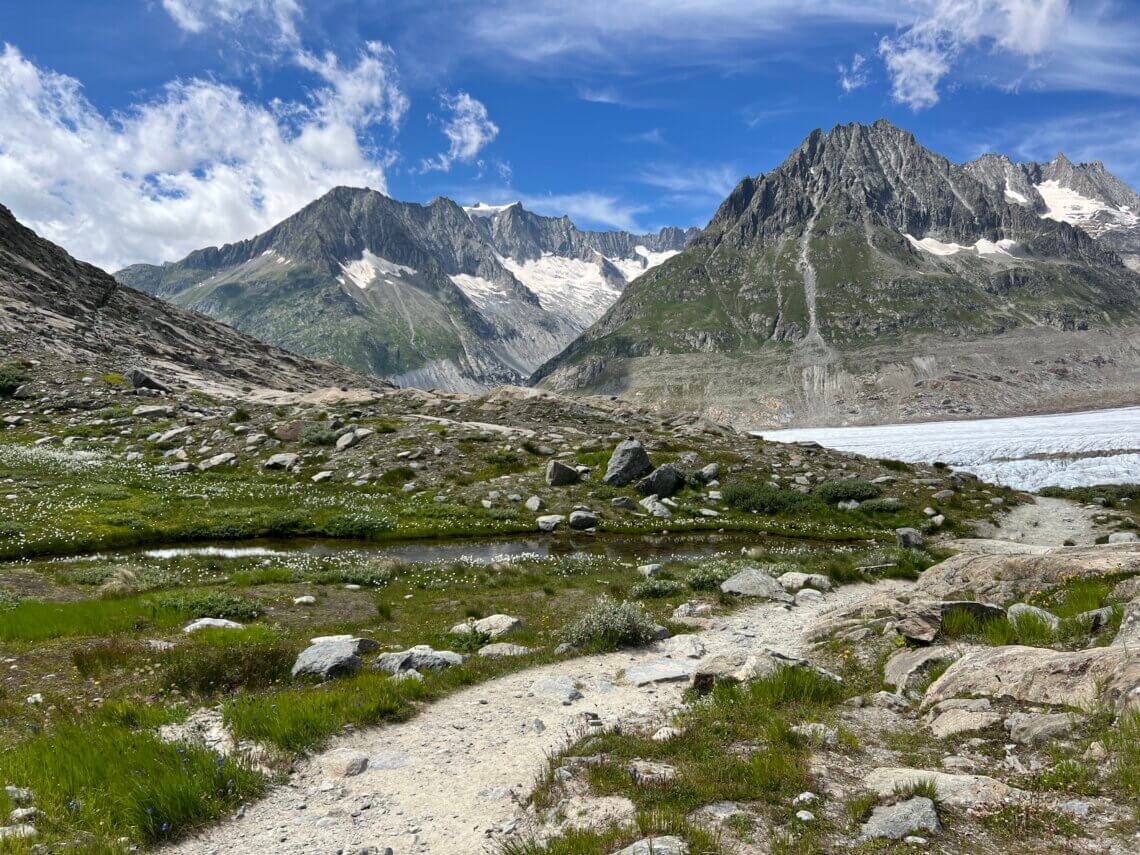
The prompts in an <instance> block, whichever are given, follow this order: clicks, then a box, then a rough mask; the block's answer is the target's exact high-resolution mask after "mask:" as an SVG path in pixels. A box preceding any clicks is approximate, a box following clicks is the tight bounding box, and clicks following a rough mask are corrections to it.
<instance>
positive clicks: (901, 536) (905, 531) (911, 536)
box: [895, 528, 922, 549]
mask: <svg viewBox="0 0 1140 855" xmlns="http://www.w3.org/2000/svg"><path fill="white" fill-rule="evenodd" d="M895 545H896V546H899V547H902V548H903V549H915V548H917V547H919V546H922V532H921V531H919V530H918V529H917V528H896V529H895Z"/></svg>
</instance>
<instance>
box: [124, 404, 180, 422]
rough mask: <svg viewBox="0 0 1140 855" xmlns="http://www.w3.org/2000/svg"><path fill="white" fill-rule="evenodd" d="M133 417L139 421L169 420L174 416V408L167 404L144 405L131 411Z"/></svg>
mask: <svg viewBox="0 0 1140 855" xmlns="http://www.w3.org/2000/svg"><path fill="white" fill-rule="evenodd" d="M131 415H132V416H134V417H135V418H138V419H169V418H172V417H173V416H174V407H170V406H167V405H166V404H143V405H142V406H140V407H135V408H134V409H133V410H131Z"/></svg>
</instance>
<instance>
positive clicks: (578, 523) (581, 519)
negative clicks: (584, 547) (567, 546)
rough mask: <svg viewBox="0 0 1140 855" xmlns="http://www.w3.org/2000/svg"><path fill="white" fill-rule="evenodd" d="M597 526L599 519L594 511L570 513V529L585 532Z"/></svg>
mask: <svg viewBox="0 0 1140 855" xmlns="http://www.w3.org/2000/svg"><path fill="white" fill-rule="evenodd" d="M597 524H598V517H597V514H595V513H594V512H593V511H583V510H577V511H571V512H570V528H572V529H575V530H576V531H585V530H586V529H588V528H593V527H594V526H596V525H597Z"/></svg>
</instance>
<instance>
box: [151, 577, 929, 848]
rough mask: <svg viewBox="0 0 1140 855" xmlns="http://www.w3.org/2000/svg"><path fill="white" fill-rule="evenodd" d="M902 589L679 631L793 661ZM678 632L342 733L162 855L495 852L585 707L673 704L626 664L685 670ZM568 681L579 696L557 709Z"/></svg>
mask: <svg viewBox="0 0 1140 855" xmlns="http://www.w3.org/2000/svg"><path fill="white" fill-rule="evenodd" d="M905 585H906V583H903V582H884V583H880V584H878V585H874V586H872V585H851V586H847V587H844V588H840V589H839V590H838V591H836V592H834V593H831V594H828V595H827V596H826V598H825V600H824V602H823V603H820V604H816V605H804V606H796V607H794V608H786V607H784V606H781V605H779V604H775V603H764V604H760V605H756V606H751V607H747V608H744V609H741V610H739V611H737V612H735V613H734V614H732V615H727V616H724V617H720V618H716V619H713V620H710V621H707V622H706V624H707V625H706V627H705V628H704V629H703V630H701V631H699V632H696V631H695V632H696V634H695V636H689V637H688V638H689V639H693V638H695V639H696V640H698V641H699V642H700V643H701V644H702V645H703V646H704V648H705V653H704V656H706V657H707V656H713V655H717V654H720V653H725V652H730V651H759V650H761V649H764V648H769V649H772V650H775V651H778V652H780V653H784V654H786V655H789V656H797V655H802V654H803V653H804V652H805V648H806V645H805V642H804V630H805V628H806V627H808V626H810V625H811V624H812V623H813V622H814V621H816V620H817V619H818V618H819V617H820V616H821V615H822V614H825V613H827V612H829V611H831V610H832V609H834V608H836V607H841V606H849V605H851V604H852V603H854V602H856V601H858V600H860V599H863V598H865V597H867V596H868V595H870V594H871V593H872V592H879V591H887V590H888V589H890V588H897V587H903V586H905ZM684 638H685V637H681V640H680V641H679V640H678V639H670V640H667V641H665V642H661V643H659V644H657V645H654V646H653V647H650V648H646V649H644V650H636V651H626V652H621V653H613V654H607V655H604V656H593V657H587V658H582V659H576V660H571V661H567V662H560V663H557V664H554V665H548V666H542V667H538V668H533V669H530V670H527V671H524V672H520V673H518V674H512V675H509V676H506V677H502V678H499V679H497V680H493V681H490V682H488V683H484V684H482V685H480V686H476V687H473V688H471V689H467V690H464V691H462V692H459V693H458V694H455V695H452V696H451V697H449V698H446V699H444V700H441V701H439V702H437V703H434V704H431V705H430V706H428V707H427V708H425V709H424V710H423V712H422V713H420V714H419V715H418V716H417V717H416V718H414V719H412V720H410V721H407V722H404V723H400V724H396V725H392V726H387V727H377V728H371V729H368V730H365V731H361V732H359V733H355V734H352V735H349V736H345V737H342V738H339V739H338V740H337V741H336V742H335V744H333V745H332V746H330V749H329V750H328V751H326V752H325V753H323V754H320V755H317V756H315V757H313V758H311V759H310V760H307V761H305V762H304V763H302V764H301V765H300V766H299V768H298V770H297V772H295V773H294V774H293V775H292V776H291V777H290V778H289V780H288V782H287V783H286V784H285V785H283V786H281V787H278V788H276V789H275V790H273V791H272V792H271V793H270V794H269V796H268V797H267V798H265V799H264V800H262V801H260V802H258V803H257V804H254V805H251V806H250V807H249V808H247V810H246V811H245V814H244V816H243V817H242V818H240V819H235V820H232V821H229V822H226V823H225V824H223V825H220V826H217V827H215V828H212V829H209V830H207V831H206V832H205V833H203V834H202V835H201V836H200V837H198V838H196V839H192V840H188V841H184V842H182V843H181V844H178V845H175V846H172V847H169V848H168V849H166V850H165V851H167V852H172V853H173V852H177V853H186V854H187V855H191V853H192V855H206V854H207V853H211V855H212V853H218V855H221V853H231V852H258V853H302V852H303V853H328V855H334V853H341V852H343V853H352V852H357V851H361V852H364V851H368V850H366V849H364V847H369V846H372V847H377V848H378V850H377V851H379V852H383V849H384V847H386V846H391V847H392V848H393V850H394V851H395V853H396V855H406V853H413V852H417V853H418V852H429V853H441V855H442V853H447V855H468V853H471V854H472V855H473V854H474V853H481V852H487V851H493V846H494V839H495V838H496V837H497V836H498V835H499V831H500V830H502V829H504V828H509V827H510V826H511V825H512V823H514V822H515V821H516V820H518V819H519V818H521V817H522V816H523V813H524V812H523V810H522V808H521V807H520V804H519V802H520V801H522V800H525V798H526V797H527V795H528V794H529V793H530V791H531V790H532V788H533V786H534V783H535V781H536V779H537V777H538V775H539V774H540V773H541V772H542V770H543V769H544V766H545V761H546V757H547V756H548V755H549V754H550V753H552V752H554V751H556V750H558V749H559V748H560V747H562V746H563V745H565V744H566V742H567V741H568V740H569V739H570V738H571V736H572V735H574V734H577V733H580V732H581V729H582V728H583V726H584V721H585V714H587V713H591V714H595V715H597V716H598V717H600V718H601V719H602V720H603V721H605V720H614V719H629V718H632V717H640V716H646V717H654V718H660V717H664V716H666V715H667V714H668V713H669V712H670V711H671V710H672V709H674V708H675V707H676V706H677V704H678V703H679V702H680V699H681V692H682V689H683V687H684V686H685V685H686V683H685V682H684V681H683V680H681V681H677V682H668V683H653V684H648V685H643V686H641V687H638V686H634V685H633V684H632V683H631V682H630V681H629V680H628V679H626V678H625V677H624V672H626V671H627V670H628V669H630V668H631V667H633V666H637V665H652V664H658V665H660V666H662V667H664V666H675V665H677V664H682V665H687V666H689V667H691V666H692V665H693V664H695V663H696V662H698V661H699V660H698V659H694V658H690V657H687V656H685V655H684V653H683V652H681V651H680V649H679V648H680V646H681V644H683V643H684ZM572 687H576V690H577V692H579V693H580V694H581V697H580V698H577V699H574V700H573V701H569V702H567V703H564V701H566V700H567V698H566V693H567V691H568V690H570V689H571V688H572ZM536 719H537V720H538V721H540V722H541V726H536V725H535V720H536ZM345 751H359V752H363V753H364V754H366V755H367V756H368V758H369V763H368V768H367V770H366V771H365V772H363V773H362V774H359V775H356V776H353V777H336V776H335V775H333V774H329V772H331V768H330V767H331V764H332V762H333V761H334V760H335V758H337V757H338V756H339V755H342V754H343V752H345Z"/></svg>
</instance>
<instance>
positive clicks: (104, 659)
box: [71, 638, 139, 677]
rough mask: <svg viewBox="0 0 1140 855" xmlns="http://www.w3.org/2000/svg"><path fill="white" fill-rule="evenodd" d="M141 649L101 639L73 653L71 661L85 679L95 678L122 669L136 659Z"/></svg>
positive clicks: (111, 639)
mask: <svg viewBox="0 0 1140 855" xmlns="http://www.w3.org/2000/svg"><path fill="white" fill-rule="evenodd" d="M138 652H139V649H138V648H137V647H136V646H135V645H133V644H129V643H127V642H124V641H122V640H120V639H117V638H107V639H101V640H99V641H96V642H94V643H93V644H89V645H86V646H84V647H77V648H75V649H74V650H72V651H71V661H72V663H73V664H74V665H75V670H77V671H78V672H79V673H80V674H81V675H82V676H84V677H94V676H96V675H98V674H100V673H102V672H103V671H106V670H109V669H111V668H120V667H122V666H123V665H126V664H127V663H128V662H130V661H131V659H133V658H134V657H135V655H136V654H137V653H138Z"/></svg>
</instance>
